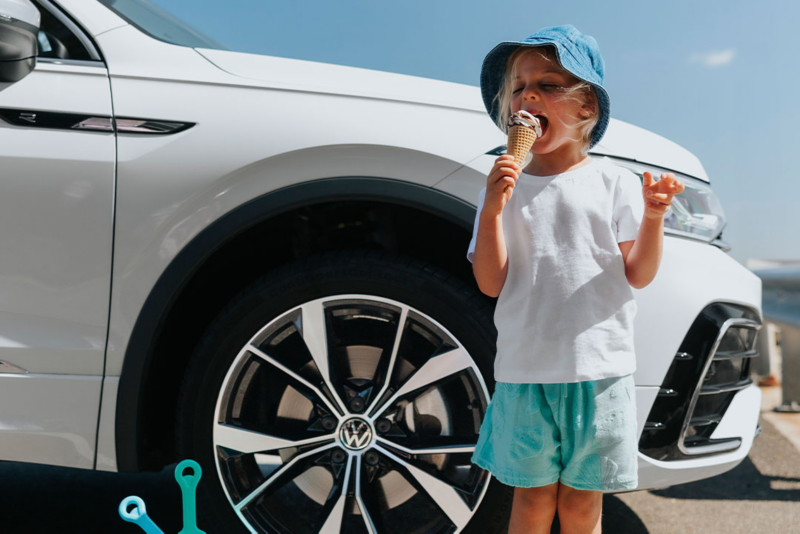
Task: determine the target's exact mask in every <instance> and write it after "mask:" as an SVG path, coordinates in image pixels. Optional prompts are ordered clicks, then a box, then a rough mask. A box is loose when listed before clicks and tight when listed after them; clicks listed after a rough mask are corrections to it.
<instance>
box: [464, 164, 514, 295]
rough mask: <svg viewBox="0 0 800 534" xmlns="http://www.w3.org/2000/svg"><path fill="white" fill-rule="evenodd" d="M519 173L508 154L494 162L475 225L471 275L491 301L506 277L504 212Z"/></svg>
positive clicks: (506, 251) (506, 257) (506, 252)
mask: <svg viewBox="0 0 800 534" xmlns="http://www.w3.org/2000/svg"><path fill="white" fill-rule="evenodd" d="M520 172H521V168H520V166H519V165H518V164H517V163H516V162H515V161H514V156H511V155H508V154H507V155H504V156H500V157H499V158H497V160H495V164H494V167H492V170H491V172H490V173H489V176H488V178H487V180H486V197H485V199H484V203H483V209H482V210H481V215H480V221H479V222H478V235H477V237H476V239H475V253H474V255H473V258H472V260H473V261H472V272H473V273H474V275H475V280H476V281H477V282H478V287H479V288H480V290H481V291H482V292H483V293H485V294H486V295H488V296H490V297H497V296H498V295H500V291H501V290H502V289H503V285H504V284H505V281H506V275H507V274H508V250H507V249H506V240H505V237H504V236H503V208H504V207H505V205H506V203H507V202H508V201H509V200H510V199H511V195H512V194H513V192H514V185H515V184H516V182H517V178H518V177H519V174H520Z"/></svg>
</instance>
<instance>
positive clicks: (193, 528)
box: [175, 460, 206, 534]
mask: <svg viewBox="0 0 800 534" xmlns="http://www.w3.org/2000/svg"><path fill="white" fill-rule="evenodd" d="M187 468H191V469H192V471H193V472H194V474H192V475H184V474H183V471H184V470H185V469H187ZM201 476H203V469H202V468H201V467H200V464H198V463H197V462H195V461H194V460H184V461H182V462H181V463H179V464H178V465H177V467H175V480H177V481H178V485H179V486H180V487H181V493H182V494H183V530H181V531H180V532H179V533H178V534H206V533H205V532H203V531H202V530H200V529H199V528H197V504H196V502H195V491H196V490H197V483H198V482H200V477H201Z"/></svg>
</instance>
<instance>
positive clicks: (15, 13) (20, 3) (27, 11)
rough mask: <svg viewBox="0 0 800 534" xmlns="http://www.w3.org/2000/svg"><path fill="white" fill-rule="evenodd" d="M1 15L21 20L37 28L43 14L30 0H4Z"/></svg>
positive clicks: (0, 10)
mask: <svg viewBox="0 0 800 534" xmlns="http://www.w3.org/2000/svg"><path fill="white" fill-rule="evenodd" d="M0 15H3V16H7V17H11V18H15V19H17V20H21V21H22V22H25V23H27V24H32V25H34V26H36V27H37V28H38V27H39V25H40V22H41V15H40V14H39V10H38V9H36V6H34V5H33V4H32V3H31V2H30V0H4V2H3V3H2V4H1V5H0Z"/></svg>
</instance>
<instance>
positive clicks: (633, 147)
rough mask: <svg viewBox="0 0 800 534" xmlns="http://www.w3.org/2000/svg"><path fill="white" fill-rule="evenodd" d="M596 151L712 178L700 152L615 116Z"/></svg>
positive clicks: (698, 176) (703, 178)
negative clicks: (694, 151)
mask: <svg viewBox="0 0 800 534" xmlns="http://www.w3.org/2000/svg"><path fill="white" fill-rule="evenodd" d="M592 152H597V153H598V154H605V155H607V156H617V157H620V158H627V159H632V160H635V161H640V162H642V163H649V164H651V165H656V166H659V167H664V168H667V169H672V170H675V171H678V172H682V173H685V174H688V175H689V176H694V177H695V178H700V179H701V180H704V181H706V182H708V181H709V179H708V174H706V170H705V168H703V165H702V163H700V160H699V159H698V158H697V156H695V155H694V154H692V153H691V152H689V151H688V150H686V149H685V148H683V147H682V146H680V145H679V144H677V143H675V142H673V141H670V140H669V139H666V138H664V137H661V136H660V135H658V134H656V133H653V132H651V131H649V130H645V129H644V128H640V127H638V126H634V125H633V124H629V123H627V122H623V121H620V120H617V119H611V122H610V123H609V125H608V130H607V131H606V134H605V135H604V136H603V139H601V140H600V142H599V143H598V144H597V145H596V146H595V147H594V148H592Z"/></svg>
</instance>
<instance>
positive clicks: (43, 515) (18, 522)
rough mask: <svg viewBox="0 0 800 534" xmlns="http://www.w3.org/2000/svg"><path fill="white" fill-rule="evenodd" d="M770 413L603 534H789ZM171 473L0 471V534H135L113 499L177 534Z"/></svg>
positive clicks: (788, 495) (777, 435)
mask: <svg viewBox="0 0 800 534" xmlns="http://www.w3.org/2000/svg"><path fill="white" fill-rule="evenodd" d="M772 404H773V403H772V397H769V396H766V395H765V403H764V406H763V408H762V417H761V418H760V423H761V426H762V432H761V435H760V436H758V437H757V438H756V439H755V442H754V443H753V447H752V449H751V451H750V454H749V455H748V457H747V458H745V460H744V461H743V462H742V463H740V464H739V465H738V466H737V467H735V468H734V469H732V470H731V471H728V472H727V473H724V474H722V475H719V476H717V477H713V478H709V479H706V480H701V481H698V482H692V483H689V484H682V485H679V486H672V487H670V488H667V489H661V490H653V491H637V492H632V493H624V494H617V495H606V496H605V497H604V500H603V532H604V533H606V534H618V533H621V534H643V533H652V534H667V533H670V534H671V533H676V534H683V533H691V532H697V533H703V534H715V533H722V534H733V533H761V532H764V533H770V534H777V533H780V534H784V533H787V534H788V533H799V532H800V447H798V446H797V445H795V444H793V443H792V441H790V439H789V438H788V437H787V436H790V437H791V428H792V427H793V426H795V427H800V414H792V416H791V417H789V418H786V417H784V418H782V421H783V422H779V423H777V426H776V424H773V423H772V422H770V421H771V420H773V419H774V417H772V415H771V414H770V413H769V411H770V410H771V407H772ZM765 415H766V417H765ZM782 415H783V414H782ZM779 427H780V429H779ZM787 429H788V430H787ZM173 473H174V466H169V467H168V468H166V469H164V470H163V471H161V472H160V473H143V474H120V473H105V472H92V471H85V470H80V469H70V468H64V467H52V466H43V465H34V464H23V463H12V462H4V463H0V480H2V481H3V483H2V485H0V502H2V508H0V510H2V521H1V522H0V532H2V533H25V534H29V533H50V532H58V533H61V534H68V533H82V534H93V533H98V534H99V533H102V534H108V533H122V534H124V533H133V534H141V533H142V532H143V531H142V530H141V529H139V527H137V526H135V525H133V524H130V523H126V522H124V521H123V520H122V519H121V518H120V517H119V515H118V513H117V507H118V506H119V503H120V501H122V499H123V498H125V497H127V496H129V495H137V496H139V497H141V498H142V499H144V501H145V503H146V506H147V514H148V515H149V516H150V517H152V518H153V520H154V521H155V522H156V523H157V524H158V525H159V527H161V528H162V529H163V530H164V532H165V533H167V534H169V533H177V532H179V531H180V530H181V529H182V528H183V525H182V519H181V494H180V489H179V487H178V484H177V483H176V482H175V478H174V474H173ZM204 476H205V473H204ZM200 483H201V484H202V483H203V481H202V479H201V481H200ZM198 527H199V528H201V529H202V528H203V525H202V523H201V524H198ZM554 532H557V529H554ZM208 534H217V533H211V532H209V533H208Z"/></svg>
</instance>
